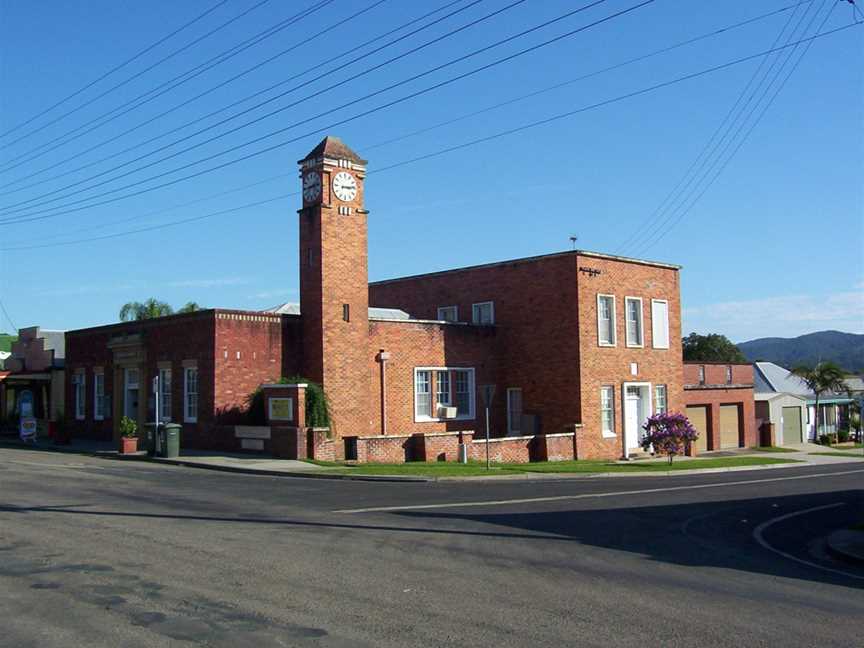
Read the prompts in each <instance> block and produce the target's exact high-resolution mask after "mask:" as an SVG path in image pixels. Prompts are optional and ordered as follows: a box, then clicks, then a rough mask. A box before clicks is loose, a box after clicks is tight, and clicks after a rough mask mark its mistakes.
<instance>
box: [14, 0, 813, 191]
mask: <svg viewBox="0 0 864 648" xmlns="http://www.w3.org/2000/svg"><path fill="white" fill-rule="evenodd" d="M386 1H388V0H379V1H378V2H375V3H373V4H372V5H370V6H368V7H366V8H365V9H362V10H360V11H358V12H356V13H354V14H352V15H350V16H348V17H347V18H344V19H342V20H340V21H338V22H336V23H334V24H332V25H330V26H329V27H327V28H325V29H323V30H321V31H319V32H318V33H317V34H314V35H313V36H310V37H309V38H308V39H304V40H302V41H298V42H297V43H295V44H294V45H292V46H291V47H288V48H286V49H284V50H282V51H280V52H277V53H276V54H274V55H273V56H271V57H269V58H267V59H265V60H264V61H261V62H260V63H256V64H255V65H253V66H252V67H249V68H246V69H245V70H243V71H242V72H240V73H238V74H235V75H234V76H232V77H230V78H229V79H226V80H225V81H223V82H221V83H219V84H217V85H215V86H213V87H211V88H208V89H207V90H205V91H204V92H201V93H199V94H197V95H195V96H194V97H191V98H190V99H187V100H185V101H183V102H181V103H179V104H176V105H174V106H172V107H171V108H169V109H168V110H165V111H163V112H161V113H159V114H158V115H155V116H154V117H151V118H149V119H147V120H145V121H143V122H139V123H138V124H136V125H135V126H133V127H132V128H129V129H127V130H125V131H123V132H121V133H119V134H117V135H115V136H113V137H110V138H109V139H107V140H103V141H101V142H99V143H98V144H96V145H94V146H91V147H90V148H87V149H85V150H83V151H80V152H78V153H76V154H74V155H72V156H70V157H67V158H65V159H63V160H60V161H59V162H55V163H53V164H51V165H49V166H47V167H43V168H42V169H39V170H38V171H34V172H32V173H30V174H28V175H26V176H22V177H20V178H18V179H16V180H13V181H11V182H7V183H6V184H4V185H0V189H6V188H7V187H11V186H13V185H16V184H18V183H20V182H24V181H25V180H29V179H30V178H33V177H35V176H37V175H40V174H42V173H45V172H46V171H50V170H51V169H54V168H56V167H58V166H62V165H63V164H66V163H67V162H71V161H72V160H75V159H77V158H79V157H81V156H83V155H86V154H87V153H90V152H92V151H94V150H96V149H98V148H101V147H103V146H105V145H107V144H110V143H112V142H114V141H116V140H118V139H121V138H123V137H125V136H127V135H129V134H130V133H132V132H134V131H136V130H138V129H139V128H142V127H144V126H147V125H148V124H151V123H153V122H154V121H158V120H160V119H162V118H163V117H165V116H166V115H169V114H170V113H172V112H174V111H176V110H179V109H180V108H183V107H185V106H187V105H189V104H190V103H193V102H195V101H197V100H198V99H201V98H202V97H204V96H206V95H208V94H210V93H211V92H214V91H216V90H219V89H220V88H222V87H224V86H226V85H228V84H229V83H232V82H233V81H236V80H237V79H239V78H241V77H243V76H245V75H246V74H248V73H249V72H253V71H255V70H257V69H259V68H261V67H263V66H264V65H267V64H268V63H271V62H272V61H274V60H276V59H277V58H279V57H281V56H283V55H285V54H287V53H289V52H291V51H293V50H295V49H297V48H298V47H301V46H302V45H305V44H306V43H308V42H309V41H311V40H313V39H315V38H317V37H318V36H321V35H323V34H325V33H327V32H328V31H330V30H332V29H334V28H335V27H338V26H340V25H342V24H344V23H345V22H348V21H351V20H353V19H354V18H356V17H357V16H359V15H361V14H362V13H365V12H367V11H370V10H371V9H374V8H375V7H377V6H378V5H380V4H381V3H382V2H386ZM810 1H812V0H810ZM461 2H464V0H452V1H451V2H449V3H447V4H445V5H443V6H441V7H439V8H438V9H434V10H432V11H429V12H427V13H425V14H423V15H422V16H419V17H418V18H414V19H412V20H409V21H408V22H406V23H403V24H402V25H400V26H398V27H396V28H394V29H391V30H389V31H387V32H384V33H383V34H379V35H378V36H375V37H374V38H371V39H369V40H366V41H364V42H363V43H360V44H359V45H355V46H354V47H352V48H350V49H348V50H346V51H344V52H342V53H341V54H337V55H336V56H332V57H330V58H328V59H326V60H325V61H322V62H320V63H317V64H315V65H313V66H312V67H309V68H306V69H305V70H303V71H302V72H299V73H297V74H294V75H292V76H291V77H289V78H288V79H284V80H282V81H280V82H279V83H276V84H274V85H271V86H270V87H268V88H264V89H263V90H259V91H257V92H255V93H253V94H251V95H249V96H247V97H244V98H242V99H240V100H238V101H235V102H233V103H231V104H229V105H227V106H224V107H222V108H220V109H218V110H216V111H213V112H210V113H208V114H207V115H203V116H201V117H199V118H197V119H195V120H192V121H190V122H186V123H185V124H182V125H181V126H178V127H175V128H172V129H171V130H168V131H165V132H163V133H160V134H158V135H156V136H155V137H151V138H150V139H147V140H144V141H143V142H140V143H138V144H135V145H133V146H129V147H127V148H125V149H122V150H121V151H117V152H116V153H112V154H111V155H108V156H106V157H103V158H99V159H98V160H94V161H92V162H88V163H87V164H84V165H82V166H79V167H76V168H74V169H71V170H69V171H64V172H63V173H59V174H57V175H54V176H51V177H49V178H45V179H43V180H41V181H38V182H34V183H31V184H29V185H24V186H23V187H18V188H17V189H13V190H11V191H6V192H5V193H7V194H10V193H16V192H18V191H23V190H25V189H29V188H31V187H35V186H38V185H40V184H42V183H44V182H50V181H52V180H57V179H58V178H62V177H64V176H67V175H69V174H71V173H76V172H78V171H82V170H84V169H87V168H90V167H92V166H95V165H97V164H100V163H102V162H106V161H108V160H111V159H113V158H116V157H118V156H120V155H123V154H124V153H128V152H129V151H133V150H135V149H136V148H140V147H141V146H145V145H147V144H149V143H150V142H154V141H156V140H158V139H161V138H163V137H166V136H167V135H170V134H171V133H175V132H177V131H179V130H183V129H184V128H186V127H188V126H190V125H193V124H196V123H198V122H201V121H204V120H206V119H209V118H210V117H212V116H214V115H217V114H219V113H221V112H223V111H225V110H228V109H229V108H233V107H234V106H236V105H239V104H241V103H245V102H246V101H249V100H250V99H252V98H254V97H256V96H259V95H261V94H264V93H265V92H269V91H270V90H273V89H274V88H276V87H278V86H280V85H283V84H285V83H288V82H289V81H293V80H294V79H296V78H298V77H301V76H304V75H305V74H308V73H309V72H312V71H313V70H316V69H317V68H319V67H323V66H324V65H327V64H328V63H332V62H333V61H336V60H339V59H340V58H342V57H344V56H347V55H348V54H351V53H352V52H355V51H357V50H358V49H362V48H363V47H366V46H367V45H370V44H371V43H374V42H376V41H378V40H381V39H382V38H386V37H387V36H390V35H391V34H394V33H396V32H399V31H402V30H403V29H405V28H407V27H410V26H411V25H413V24H415V23H418V22H420V21H421V20H425V19H426V18H428V17H429V16H432V15H434V14H436V13H440V12H441V11H444V10H445V9H448V8H450V7H452V6H453V5H455V4H459V3H461ZM478 2H482V0H475V1H474V2H472V3H471V4H469V5H467V6H465V7H463V8H462V9H459V10H457V11H454V12H452V13H450V14H448V15H447V16H444V17H443V18H440V19H438V20H436V21H434V22H431V23H429V24H427V25H424V26H423V27H421V28H419V29H417V30H415V31H414V32H411V34H406V35H405V36H403V37H401V38H400V39H397V40H396V41H391V42H390V43H388V44H387V45H386V46H389V45H392V44H394V43H395V42H398V40H402V39H403V38H407V37H409V36H411V35H413V34H415V33H417V32H418V31H422V30H424V29H427V28H429V27H431V26H433V25H435V24H437V23H438V22H440V21H441V20H444V19H446V18H448V17H450V16H452V15H455V14H457V13H460V12H461V11H465V10H466V9H468V8H470V7H472V6H474V5H475V4H477V3H478ZM386 46H384V47H386ZM380 49H381V48H378V49H375V50H373V51H371V52H368V53H367V54H364V55H363V56H362V57H357V58H355V59H353V60H352V61H349V62H348V63H345V64H343V66H341V67H344V65H351V64H352V63H355V62H356V61H357V60H359V59H360V58H365V57H367V56H370V55H371V54H374V53H375V52H377V51H379V50H380ZM338 69H341V68H336V69H334V70H332V71H333V72H335V71H337V70H338ZM129 110H132V108H130V109H129ZM125 112H126V111H124V112H122V113H118V114H116V115H114V116H113V117H111V119H110V120H109V121H113V120H114V119H117V118H119V117H121V116H122V115H123V114H125ZM105 123H108V122H105ZM100 125H101V124H100ZM94 129H95V128H94ZM84 134H86V133H82V135H84ZM70 141H71V140H70Z"/></svg>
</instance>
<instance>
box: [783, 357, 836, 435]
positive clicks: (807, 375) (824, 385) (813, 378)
mask: <svg viewBox="0 0 864 648" xmlns="http://www.w3.org/2000/svg"><path fill="white" fill-rule="evenodd" d="M792 373H793V374H794V375H795V376H798V377H799V378H800V379H801V380H803V381H804V384H806V385H807V389H809V390H810V391H812V392H813V394H814V395H815V396H816V399H815V400H816V438H819V397H820V396H822V394H825V393H828V392H838V393H839V392H842V391H844V390H845V389H846V383H844V382H843V379H844V378H845V377H846V375H845V374H844V372H843V370H842V369H841V368H840V367H838V366H837V365H836V364H834V363H833V362H820V363H819V364H817V365H816V366H815V367H813V368H812V369H811V368H810V367H804V366H801V367H795V368H794V369H793V370H792Z"/></svg>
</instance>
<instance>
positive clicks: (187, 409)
mask: <svg viewBox="0 0 864 648" xmlns="http://www.w3.org/2000/svg"><path fill="white" fill-rule="evenodd" d="M183 420H184V421H185V422H186V423H195V422H196V421H197V420H198V368H197V367H186V368H185V369H184V370H183Z"/></svg>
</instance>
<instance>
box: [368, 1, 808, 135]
mask: <svg viewBox="0 0 864 648" xmlns="http://www.w3.org/2000/svg"><path fill="white" fill-rule="evenodd" d="M811 2H813V0H802V1H801V2H797V3H795V4H791V5H786V6H785V7H781V8H780V9H775V10H774V11H769V12H768V13H764V14H760V15H758V16H754V17H753V18H749V19H747V20H743V21H741V22H737V23H733V24H731V25H727V26H725V27H720V28H719V29H715V30H714V31H710V32H706V33H704V34H701V35H699V36H694V37H693V38H689V39H687V40H683V41H679V42H677V43H674V44H673V45H669V46H667V47H663V48H660V49H656V50H653V51H651V52H648V53H646V54H642V55H640V56H636V57H634V58H630V59H627V60H625V61H621V62H620V63H616V64H614V65H610V66H608V67H604V68H601V69H599V70H595V71H593V72H589V73H587V74H583V75H581V76H578V77H575V78H573V79H568V80H567V81H561V82H560V83H555V84H553V85H550V86H546V87H544V88H540V89H539V90H535V91H533V92H529V93H527V94H522V95H519V96H516V97H512V98H510V99H507V100H506V101H502V102H499V103H496V104H492V105H490V106H486V107H484V108H480V109H478V110H474V111H472V112H469V113H465V114H463V115H460V116H458V117H453V118H451V119H448V120H445V121H442V122H438V123H437V124H433V125H431V126H426V127H424V128H421V129H418V130H414V131H411V132H410V133H405V134H404V135H399V136H397V137H393V138H391V139H388V140H385V141H383V142H378V143H377V144H371V145H368V146H364V147H363V150H365V151H371V150H374V149H377V148H381V147H382V146H388V145H390V144H395V143H396V142H401V141H404V140H406V139H409V138H411V137H416V136H417V135H422V134H424V133H428V132H430V131H433V130H436V129H438V128H442V127H444V126H450V125H451V124H455V123H458V122H460V121H464V120H466V119H470V118H471V117H476V116H478V115H482V114H484V113H487V112H491V111H493V110H497V109H498V108H503V107H505V106H510V105H513V104H515V103H518V102H520V101H524V100H526V99H532V98H534V97H537V96H540V95H542V94H546V93H547V92H552V91H553V90H559V89H560V88H564V87H566V86H568V85H572V84H574V83H578V82H579V81H584V80H586V79H590V78H592V77H595V76H599V75H600V74H604V73H606V72H611V71H613V70H618V69H620V68H622V67H625V66H627V65H632V64H633V63H639V62H641V61H645V60H647V59H649V58H653V57H655V56H659V55H660V54H666V53H668V52H671V51H673V50H676V49H679V48H681V47H685V46H686V45H692V44H693V43H696V42H699V41H702V40H705V39H707V38H711V37H713V36H719V35H720V34H725V33H726V32H729V31H731V30H733V29H737V28H739V27H744V26H746V25H750V24H753V23H755V22H758V21H760V20H764V19H766V18H771V17H773V16H776V15H778V14H781V13H783V12H785V11H789V10H790V9H796V8H797V7H799V6H801V5H802V4H809V3H811ZM775 44H776V43H775Z"/></svg>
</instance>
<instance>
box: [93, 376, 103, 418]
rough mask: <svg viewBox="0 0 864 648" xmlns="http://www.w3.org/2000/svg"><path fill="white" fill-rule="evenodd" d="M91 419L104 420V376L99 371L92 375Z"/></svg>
mask: <svg viewBox="0 0 864 648" xmlns="http://www.w3.org/2000/svg"><path fill="white" fill-rule="evenodd" d="M93 418H94V419H96V420H97V421H101V420H102V419H104V418H105V374H104V373H102V372H101V371H100V372H98V373H94V374H93Z"/></svg>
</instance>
